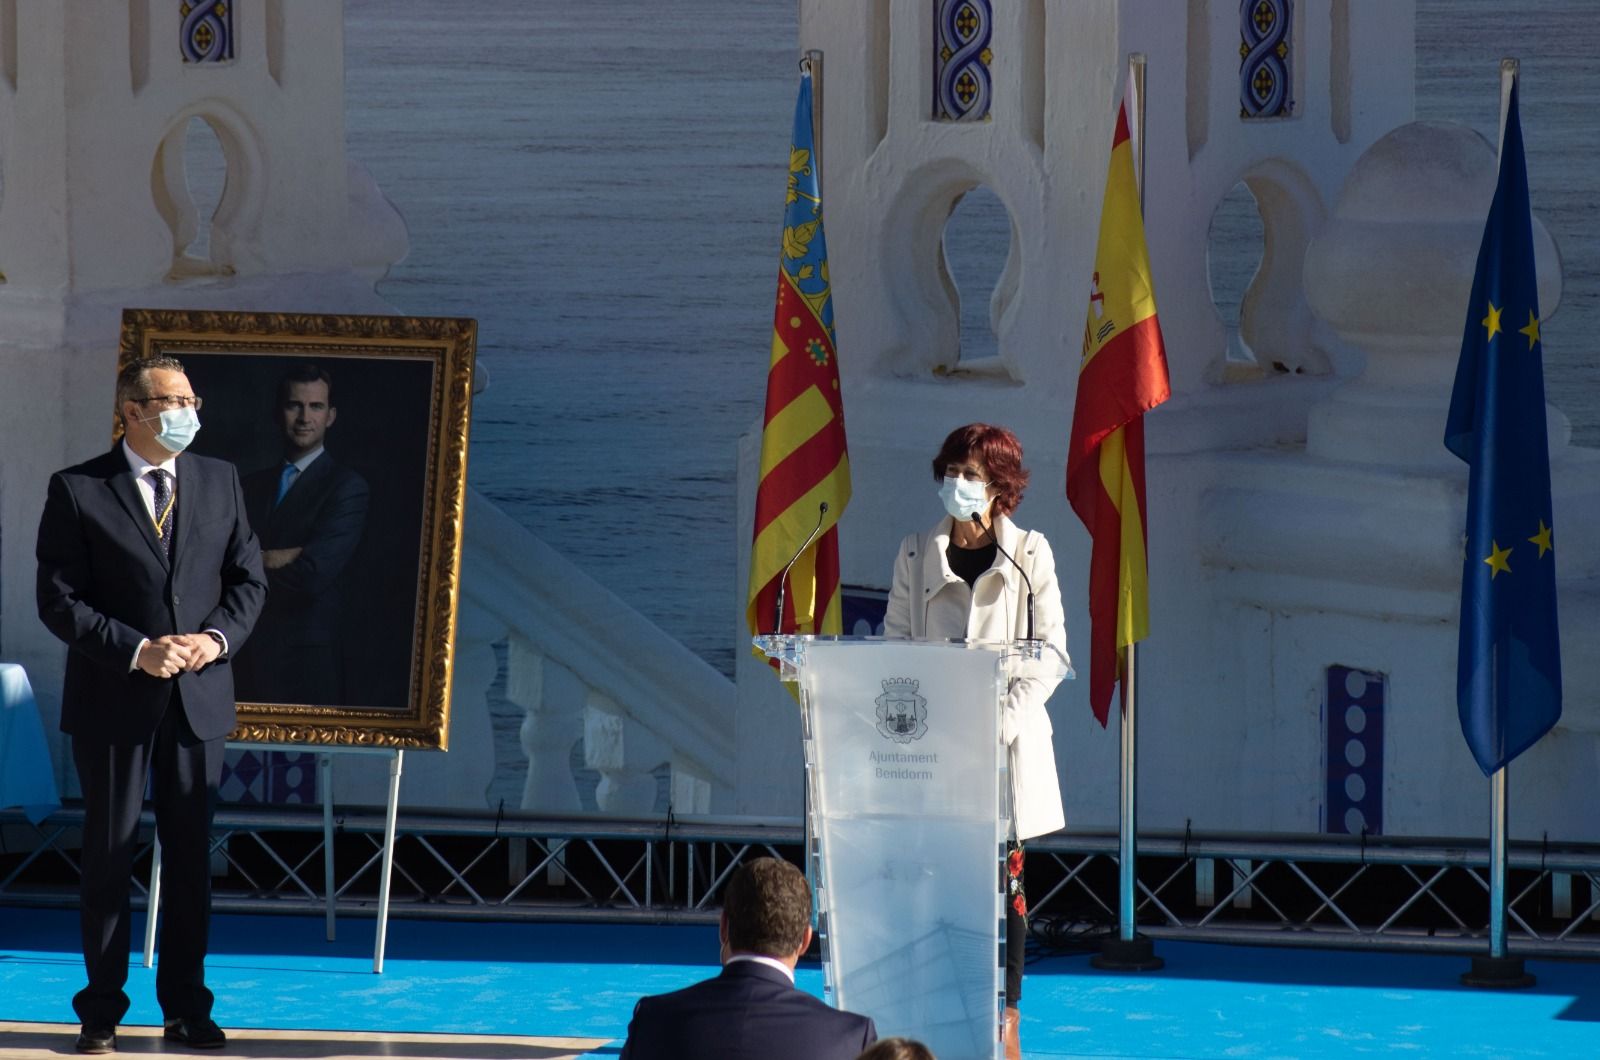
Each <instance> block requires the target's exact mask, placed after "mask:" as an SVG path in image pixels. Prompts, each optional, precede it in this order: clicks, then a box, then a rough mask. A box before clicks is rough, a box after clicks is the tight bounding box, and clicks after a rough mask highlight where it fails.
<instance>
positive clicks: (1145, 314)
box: [1067, 85, 1172, 725]
mask: <svg viewBox="0 0 1600 1060" xmlns="http://www.w3.org/2000/svg"><path fill="white" fill-rule="evenodd" d="M1132 95H1133V93H1132V91H1131V85H1130V91H1128V92H1126V93H1124V95H1123V101H1122V107H1121V109H1120V110H1119V111H1118V112H1117V131H1116V134H1115V135H1114V136H1113V137H1112V140H1111V168H1110V172H1109V173H1108V174H1107V175H1106V194H1105V202H1104V204H1103V205H1102V207H1101V210H1100V243H1099V246H1098V248H1097V249H1096V250H1095V257H1094V278H1093V284H1092V286H1091V288H1090V292H1089V318H1088V323H1087V324H1086V325H1085V327H1084V332H1083V363H1082V364H1081V365H1079V367H1078V397H1077V402H1076V404H1075V405H1074V407H1073V410H1072V436H1071V441H1070V443H1069V445H1068V447H1067V500H1068V501H1070V502H1071V503H1072V510H1073V511H1075V512H1077V513H1078V518H1079V519H1081V520H1083V525H1084V526H1085V527H1087V528H1088V530H1089V535H1090V537H1092V538H1093V539H1094V548H1093V552H1092V554H1091V559H1090V562H1089V620H1090V623H1089V624H1090V634H1089V705H1090V706H1091V707H1093V708H1094V716H1095V718H1096V719H1098V720H1099V722H1100V724H1101V725H1104V724H1105V723H1106V718H1107V716H1108V715H1109V713H1110V710H1111V692H1112V689H1113V688H1114V687H1115V686H1116V683H1117V681H1118V680H1119V679H1120V678H1121V677H1122V676H1123V674H1124V669H1125V667H1126V665H1127V653H1126V651H1125V650H1124V649H1126V648H1127V647H1128V645H1130V644H1133V643H1135V642H1136V641H1140V640H1143V639H1144V638H1145V637H1146V636H1148V635H1149V632H1150V603H1149V591H1148V584H1147V583H1148V572H1147V568H1146V564H1145V540H1146V535H1145V491H1144V418H1143V417H1144V414H1145V413H1146V412H1148V411H1149V410H1150V409H1152V408H1154V407H1155V406H1157V405H1159V404H1161V403H1162V402H1163V401H1165V400H1167V398H1168V397H1169V396H1170V395H1171V393H1172V390H1171V387H1170V386H1169V385H1168V382H1167V355H1166V350H1165V348H1164V347H1163V346H1162V343H1161V325H1160V324H1159V323H1158V322H1157V320H1156V300H1155V295H1154V293H1153V291H1152V290H1151V284H1150V256H1149V254H1148V252H1147V251H1146V250H1145V242H1144V218H1143V216H1142V215H1141V212H1140V209H1139V191H1138V187H1137V185H1136V184H1135V182H1134V167H1133V142H1132V138H1131V137H1130V135H1129V123H1128V102H1129V99H1130V98H1131V97H1132Z"/></svg>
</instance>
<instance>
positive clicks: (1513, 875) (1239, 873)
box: [0, 807, 1600, 957]
mask: <svg viewBox="0 0 1600 1060" xmlns="http://www.w3.org/2000/svg"><path fill="white" fill-rule="evenodd" d="M81 819H82V815H81V811H78V810H76V809H72V808H68V809H63V810H61V811H58V812H57V813H55V814H53V815H51V816H50V817H49V818H47V819H46V820H44V821H43V822H41V823H40V824H39V825H37V826H33V825H29V824H27V822H26V820H25V819H24V818H23V817H22V816H21V815H20V814H18V813H15V812H9V813H0V834H3V836H4V839H5V845H4V849H0V903H5V904H11V905H61V906H70V905H75V904H76V902H77V875H78V862H77V859H76V842H77V833H78V826H79V824H80V823H81ZM145 827H146V829H147V832H146V834H151V833H153V824H152V822H150V821H148V820H147V821H146V822H145ZM383 828H384V818H383V813H382V811H381V809H373V810H371V811H363V812H354V813H345V814H343V815H339V816H337V819H336V827H335V840H334V851H333V855H334V866H335V872H334V876H333V879H334V905H335V908H336V910H337V913H338V914H339V915H343V916H347V917H348V916H373V915H375V911H376V908H377V893H376V892H377V889H378V866H379V863H380V860H381V848H382V842H383V838H382V837H383ZM803 842H804V837H803V836H802V834H801V830H800V825H799V822H798V821H794V820H775V821H763V820H755V819H750V818H712V817H695V818H688V819H683V818H674V817H672V816H671V815H668V816H667V817H666V818H654V819H649V820H621V819H617V818H611V817H601V816H592V817H573V818H562V819H553V818H545V817H535V816H531V815H522V814H503V815H501V816H498V817H488V816H475V815H465V814H449V813H431V814H429V813H422V814H418V813H407V814H404V815H402V817H401V821H400V829H399V837H398V839H397V841H396V848H395V859H394V877H393V882H392V885H391V888H392V892H391V902H392V910H393V912H394V913H395V914H396V915H399V916H408V917H424V918H473V919H506V920H512V919H516V920H601V921H634V922H648V923H674V922H676V923H686V922H687V923H707V922H713V921H714V920H715V919H716V916H717V911H718V909H719V903H720V898H721V892H722V887H723V885H724V884H725V883H726V881H727V879H728V877H729V875H730V874H731V873H732V871H733V870H734V869H735V868H736V867H737V866H738V865H739V864H740V863H741V862H742V861H743V860H744V859H746V858H749V857H756V856H759V855H762V854H771V855H774V856H777V857H783V858H788V859H789V860H791V861H794V862H796V863H797V864H800V863H803V862H802V859H801V852H802V846H803ZM213 850H214V853H213V859H212V861H213V870H214V874H215V876H216V879H215V881H214V899H213V901H214V905H215V906H216V908H218V909H221V910H226V911H231V912H256V913H259V912H298V913H306V914H312V915H322V913H323V912H324V909H325V906H326V902H327V895H326V890H325V887H326V885H325V884H324V883H323V868H324V857H325V855H326V849H325V844H324V842H323V836H322V817H321V814H320V813H319V812H316V811H315V810H312V811H311V812H295V811H292V810H285V809H264V808H262V809H257V808H249V807H229V808H227V809H224V810H221V811H219V812H218V814H217V818H216V827H215V830H214V833H213ZM148 854H149V846H148V844H147V845H146V847H145V850H144V852H143V853H142V854H141V856H140V857H139V859H137V860H136V862H135V868H134V871H135V879H134V881H133V882H134V887H135V890H134V893H135V895H136V898H135V902H136V904H138V903H139V902H140V898H141V897H142V896H144V895H145V894H146V886H147V877H148V874H149V857H148ZM1138 856H1139V864H1138V870H1139V871H1138V880H1137V892H1138V895H1139V907H1138V922H1139V930H1140V931H1141V932H1142V933H1144V934H1146V935H1150V936H1152V937H1156V938H1175V939H1190V940H1195V941H1212V942H1227V943H1249V944H1254V945H1284V946H1318V947H1345V948H1365V949H1379V950H1400V949H1416V950H1432V951H1440V952H1461V953H1480V952H1483V951H1485V949H1486V947H1487V925H1488V904H1489V902H1488V891H1489V882H1488V845H1487V843H1486V842H1484V841H1481V840H1480V841H1468V840H1427V839H1410V840H1401V839H1393V838H1381V839H1380V838H1372V837H1367V838H1358V837H1349V838H1348V839H1346V837H1336V836H1317V835H1254V836H1250V835H1238V836H1225V835H1195V834H1167V833H1154V834H1147V835H1141V836H1140V837H1139V844H1138ZM1509 860H1510V874H1509V877H1508V879H1509V881H1510V885H1509V890H1508V902H1507V925H1506V937H1507V943H1508V948H1509V950H1510V951H1511V952H1512V953H1513V954H1516V955H1526V956H1581V957H1600V847H1596V846H1574V845H1564V846H1560V847H1551V846H1546V845H1541V844H1512V845H1511V849H1510V855H1509ZM1027 873H1028V893H1029V905H1030V916H1031V917H1032V918H1033V920H1034V921H1035V925H1036V927H1039V926H1045V927H1049V926H1054V927H1056V928H1058V929H1063V930H1070V931H1074V932H1077V933H1078V934H1079V935H1080V936H1081V935H1083V934H1092V933H1093V932H1095V931H1099V930H1106V931H1109V930H1110V929H1111V928H1112V926H1113V925H1115V923H1116V921H1117V908H1116V902H1117V898H1116V895H1117V837H1116V835H1115V834H1114V833H1074V834H1066V835H1054V836H1050V837H1047V838H1044V839H1039V840H1033V841H1030V842H1029V844H1028V869H1027ZM1045 934H1046V935H1047V936H1048V934H1049V932H1045Z"/></svg>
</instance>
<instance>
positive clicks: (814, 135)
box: [800, 48, 822, 199]
mask: <svg viewBox="0 0 1600 1060" xmlns="http://www.w3.org/2000/svg"><path fill="white" fill-rule="evenodd" d="M800 66H801V67H802V68H803V69H804V70H805V71H806V72H807V73H809V74H810V75H811V165H812V166H813V167H814V168H815V170H816V173H817V198H819V199H820V198H821V197H822V51H821V50H820V49H818V48H812V49H810V50H809V51H807V52H806V54H805V58H803V59H801V60H800Z"/></svg>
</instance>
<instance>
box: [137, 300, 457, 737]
mask: <svg viewBox="0 0 1600 1060" xmlns="http://www.w3.org/2000/svg"><path fill="white" fill-rule="evenodd" d="M476 343H477V322H476V321H474V320H469V319H455V318H442V317H402V316H334V315H322V314H310V313H246V312H222V311H210V310H167V309H124V310H123V312H122V338H121V350H120V356H119V358H118V365H119V367H120V366H121V365H122V364H125V363H127V362H128V361H130V360H135V359H138V358H142V357H155V356H162V355H166V356H173V357H177V358H179V359H180V360H181V359H183V358H184V357H185V355H190V356H194V355H229V354H232V355H245V356H258V357H259V356H266V357H286V358H293V357H307V358H312V357H317V358H323V359H331V358H352V357H359V358H383V359H387V360H391V361H392V360H405V361H410V362H416V361H424V362H427V363H429V364H431V365H432V388H431V390H432V392H431V394H430V395H428V404H429V406H430V409H431V414H430V416H429V422H428V423H427V424H426V427H427V430H428V438H427V448H426V452H427V458H426V467H425V469H424V475H423V478H424V483H425V486H424V497H425V501H424V511H423V526H422V535H421V555H420V556H419V558H418V582H417V593H416V605H415V606H416V610H415V613H414V616H413V623H412V639H411V660H410V679H409V681H408V687H409V700H408V702H406V703H404V704H398V705H396V707H395V708H394V709H391V708H389V707H388V706H387V705H384V706H382V707H341V706H327V705H313V704H291V703H244V702H241V703H240V704H239V705H238V706H239V724H238V727H237V728H235V729H234V731H233V734H232V735H231V736H230V737H229V738H230V739H232V740H245V741H252V742H259V743H272V744H299V745H311V746H344V747H373V748H403V749H407V750H410V749H421V750H438V751H443V750H445V749H446V748H447V746H448V744H449V732H450V679H451V671H452V667H453V656H454V644H455V628H456V603H457V598H458V594H459V591H460V569H461V537H462V520H463V516H464V513H465V510H466V486H467V475H466V473H467V429H468V424H469V421H470V418H471V405H472V372H473V357H474V354H475V352H476ZM418 426H421V425H418Z"/></svg>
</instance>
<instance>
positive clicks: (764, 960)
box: [722, 953, 794, 984]
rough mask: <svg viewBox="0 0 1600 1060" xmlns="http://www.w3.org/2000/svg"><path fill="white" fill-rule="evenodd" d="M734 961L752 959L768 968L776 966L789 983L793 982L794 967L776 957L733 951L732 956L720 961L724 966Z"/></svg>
mask: <svg viewBox="0 0 1600 1060" xmlns="http://www.w3.org/2000/svg"><path fill="white" fill-rule="evenodd" d="M736 961H753V962H754V963H756V964H764V965H766V966H767V967H768V968H776V969H778V971H780V972H782V973H783V977H784V978H785V979H787V980H789V982H790V983H791V984H792V983H793V982H794V969H793V968H790V967H789V966H788V965H787V964H784V963H783V962H782V961H780V960H778V958H776V957H767V956H764V955H763V954H760V953H735V954H734V955H733V956H732V957H729V958H728V959H727V960H726V961H723V962H722V963H723V965H724V966H727V965H730V964H733V963H735V962H736Z"/></svg>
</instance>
